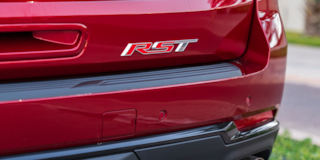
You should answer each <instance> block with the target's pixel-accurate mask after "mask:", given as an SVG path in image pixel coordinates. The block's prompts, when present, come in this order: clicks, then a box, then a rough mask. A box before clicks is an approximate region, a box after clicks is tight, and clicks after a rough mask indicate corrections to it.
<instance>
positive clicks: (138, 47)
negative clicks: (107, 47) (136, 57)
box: [121, 39, 198, 56]
mask: <svg viewBox="0 0 320 160" xmlns="http://www.w3.org/2000/svg"><path fill="white" fill-rule="evenodd" d="M196 42H198V39H184V40H172V41H159V42H155V43H152V42H141V43H129V44H128V45H127V47H126V48H125V49H124V51H123V52H122V54H121V56H131V55H132V54H133V53H134V51H137V52H139V53H141V54H142V55H149V54H162V53H170V52H171V51H172V50H173V48H174V47H175V46H174V44H178V46H177V48H176V49H175V52H183V51H184V50H185V49H186V48H187V46H188V44H189V43H196Z"/></svg>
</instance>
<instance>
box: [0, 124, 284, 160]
mask: <svg viewBox="0 0 320 160" xmlns="http://www.w3.org/2000/svg"><path fill="white" fill-rule="evenodd" d="M270 124H272V125H270ZM234 126H235V125H234V122H226V123H220V124H216V125H211V126H206V127H200V128H194V129H189V130H183V131H177V132H172V133H166V134H161V135H153V136H148V137H141V138H135V139H128V140H123V141H116V142H107V143H103V144H99V145H89V146H82V147H76V148H67V149H59V150H53V151H45V152H38V153H29V154H22V155H13V156H8V157H0V159H5V160H20V159H24V160H37V159H50V160H51V159H59V160H64V159H68V160H69V159H80V158H81V159H84V158H92V157H98V156H106V155H112V154H117V153H125V152H132V151H134V150H136V151H139V149H144V148H150V147H155V146H161V145H168V144H174V143H180V142H185V141H192V140H197V139H202V138H208V137H209V138H210V137H211V138H214V137H219V138H220V139H221V141H222V142H223V144H224V145H226V146H227V147H228V146H232V145H234V144H236V143H238V142H241V143H242V142H245V141H247V140H249V141H250V139H254V138H256V137H260V136H263V135H266V134H269V133H271V132H274V131H277V130H278V128H279V123H278V122H277V121H273V122H270V123H267V124H265V125H263V126H269V127H266V128H267V130H262V129H261V130H259V132H255V134H254V136H252V135H251V134H250V135H249V137H246V136H245V135H242V138H241V141H240V139H237V141H233V138H234V137H235V136H236V135H238V134H241V133H244V132H239V131H238V130H237V129H236V127H235V128H234ZM270 126H272V127H270ZM262 128H263V127H262ZM247 132H248V131H247ZM249 138H250V139H249ZM234 142H236V143H234Z"/></svg>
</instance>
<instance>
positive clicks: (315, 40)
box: [286, 32, 320, 47]
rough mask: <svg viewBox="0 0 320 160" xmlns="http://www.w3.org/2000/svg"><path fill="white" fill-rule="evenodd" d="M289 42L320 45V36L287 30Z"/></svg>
mask: <svg viewBox="0 0 320 160" xmlns="http://www.w3.org/2000/svg"><path fill="white" fill-rule="evenodd" d="M286 36H287V40H288V42H289V43H294V44H302V45H309V46H317V47H320V37H317V36H308V35H304V34H301V33H296V32H286Z"/></svg>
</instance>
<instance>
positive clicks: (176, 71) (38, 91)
mask: <svg viewBox="0 0 320 160" xmlns="http://www.w3.org/2000/svg"><path fill="white" fill-rule="evenodd" d="M241 75H242V72H241V71H240V69H239V68H238V67H236V66H235V65H233V64H230V63H219V64H210V65H200V66H191V67H190V66H189V67H180V68H172V69H161V70H152V71H141V72H135V73H123V74H113V75H110V74H109V75H105V76H95V77H82V78H70V79H57V80H45V81H32V82H16V83H3V84H0V102H1V101H12V100H25V99H37V98H48V97H60V96H70V95H85V94H92V93H102V92H110V91H120V90H130V89H139V88H148V87H159V86H166V85H175V84H184V83H192V82H200V81H209V80H217V79H224V78H230V77H237V76H241Z"/></svg>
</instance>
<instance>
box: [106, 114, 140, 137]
mask: <svg viewBox="0 0 320 160" xmlns="http://www.w3.org/2000/svg"><path fill="white" fill-rule="evenodd" d="M136 118H137V111H136V110H135V109H128V110H122V111H112V112H106V113H104V114H103V122H102V138H103V139H108V138H113V137H124V136H130V135H133V134H134V131H135V128H136Z"/></svg>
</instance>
